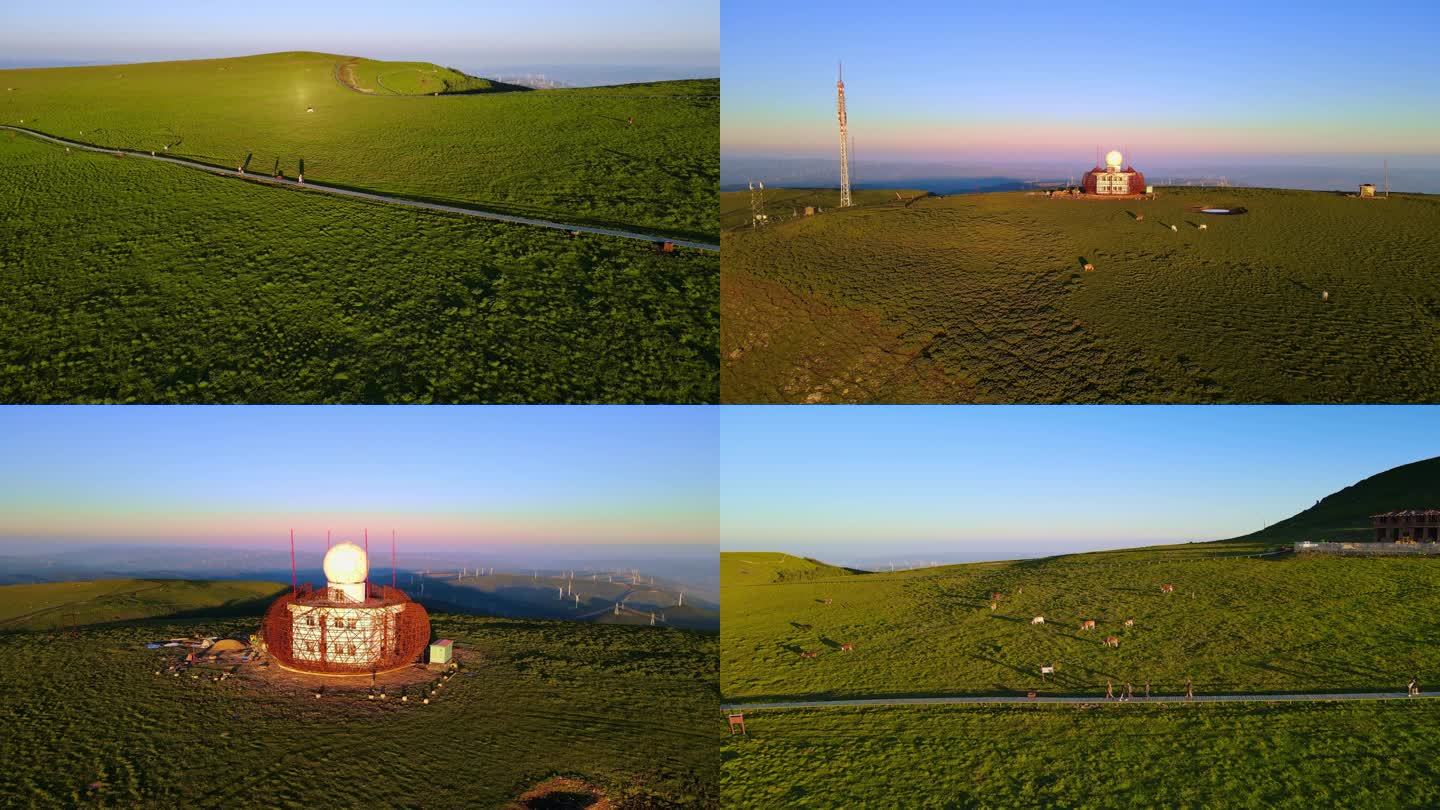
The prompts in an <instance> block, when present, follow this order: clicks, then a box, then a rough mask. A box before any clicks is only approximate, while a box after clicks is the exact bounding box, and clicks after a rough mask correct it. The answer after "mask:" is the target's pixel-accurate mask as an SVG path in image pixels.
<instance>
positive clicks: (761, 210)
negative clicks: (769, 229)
mask: <svg viewBox="0 0 1440 810" xmlns="http://www.w3.org/2000/svg"><path fill="white" fill-rule="evenodd" d="M766 219H767V217H766V216H765V181H764V180H761V181H760V187H759V188H756V187H755V181H754V180H751V181H750V227H752V228H758V227H760V226H761V225H764V224H765V220H766Z"/></svg>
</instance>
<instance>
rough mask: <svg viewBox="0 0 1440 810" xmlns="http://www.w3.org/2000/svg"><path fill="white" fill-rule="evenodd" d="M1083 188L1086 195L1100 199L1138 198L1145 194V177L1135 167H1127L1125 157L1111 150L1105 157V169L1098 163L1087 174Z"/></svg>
mask: <svg viewBox="0 0 1440 810" xmlns="http://www.w3.org/2000/svg"><path fill="white" fill-rule="evenodd" d="M1122 167H1124V168H1122ZM1081 188H1083V189H1084V190H1085V193H1086V194H1094V195H1096V196H1099V197H1130V196H1138V195H1142V194H1144V193H1145V175H1143V174H1141V173H1140V172H1137V171H1135V168H1134V167H1133V166H1125V156H1124V155H1122V154H1120V152H1118V151H1115V150H1111V152H1110V153H1109V154H1107V155H1105V165H1104V166H1103V167H1102V166H1100V165H1099V163H1098V162H1097V163H1096V165H1095V168H1093V169H1091V170H1090V171H1088V172H1086V173H1085V179H1084V180H1083V181H1082V183H1081Z"/></svg>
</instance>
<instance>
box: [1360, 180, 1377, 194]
mask: <svg viewBox="0 0 1440 810" xmlns="http://www.w3.org/2000/svg"><path fill="white" fill-rule="evenodd" d="M1360 196H1361V197H1374V196H1375V184H1374V183H1361V184H1360Z"/></svg>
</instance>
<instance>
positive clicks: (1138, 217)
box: [1135, 214, 1145, 222]
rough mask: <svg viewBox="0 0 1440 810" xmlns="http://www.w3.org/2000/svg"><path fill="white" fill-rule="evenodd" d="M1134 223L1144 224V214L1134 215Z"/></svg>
mask: <svg viewBox="0 0 1440 810" xmlns="http://www.w3.org/2000/svg"><path fill="white" fill-rule="evenodd" d="M1135 221H1136V222H1144V221H1145V215H1144V214H1136V215H1135Z"/></svg>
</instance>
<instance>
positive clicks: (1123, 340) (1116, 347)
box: [721, 188, 1440, 403]
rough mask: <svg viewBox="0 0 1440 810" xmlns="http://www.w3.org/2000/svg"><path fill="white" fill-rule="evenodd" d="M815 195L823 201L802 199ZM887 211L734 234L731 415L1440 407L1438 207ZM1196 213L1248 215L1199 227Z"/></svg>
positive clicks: (1040, 203)
mask: <svg viewBox="0 0 1440 810" xmlns="http://www.w3.org/2000/svg"><path fill="white" fill-rule="evenodd" d="M788 194H790V192H788V191H786V190H783V189H781V190H772V192H770V197H771V198H774V199H777V200H781V199H783V198H785V197H786V196H787V195H788ZM816 194H819V195H821V196H823V195H824V194H833V192H805V195H807V197H808V196H814V195H816ZM877 195H878V196H880V197H882V198H883V193H880V192H867V193H866V195H865V196H862V198H861V202H862V203H863V204H862V205H860V206H859V207H856V208H854V209H850V210H834V211H830V212H827V213H825V214H822V215H820V216H815V217H801V218H798V219H785V220H777V221H775V222H773V223H772V224H771V225H769V226H767V227H764V228H760V229H751V228H738V227H737V228H730V229H727V230H726V231H725V232H724V234H723V235H722V247H723V249H724V251H725V262H724V268H723V270H724V272H723V273H722V275H721V313H722V329H721V358H722V365H721V387H722V391H723V399H724V401H726V402H1016V401H1019V402H1042V403H1043V402H1081V403H1090V402H1151V403H1153V402H1402V401H1403V402H1429V401H1433V400H1434V399H1435V398H1436V397H1437V396H1440V355H1437V353H1436V352H1435V351H1434V347H1435V345H1436V342H1437V340H1440V275H1437V274H1436V273H1435V272H1434V271H1435V270H1436V269H1437V268H1440V229H1436V228H1435V227H1434V223H1435V222H1437V221H1440V198H1437V197H1425V196H1417V195H1397V196H1395V197H1393V198H1391V199H1389V200H1374V201H1362V200H1359V199H1350V198H1346V197H1344V196H1342V195H1338V194H1326V193H1318V192H1303V191H1277V190H1268V189H1219V190H1205V189H1195V188H1175V189H1163V190H1162V193H1161V195H1160V196H1159V198H1158V199H1156V200H1154V201H1148V202H1100V201H1078V200H1058V199H1056V200H1051V199H1046V198H1045V197H1043V196H1027V195H1026V194H1024V193H996V194H977V195H964V196H954V197H946V198H943V199H941V198H933V197H932V198H924V199H919V200H913V201H896V200H894V199H893V194H892V199H891V201H889V202H882V201H880V200H877V199H876V198H877ZM1200 205H1211V206H1243V207H1245V208H1247V209H1248V211H1249V213H1247V214H1245V215H1241V216H1205V215H1201V214H1197V213H1193V212H1192V211H1191V209H1192V208H1194V207H1196V206H1200ZM748 206H749V195H748V192H734V193H725V194H722V195H721V209H722V217H724V218H725V222H726V223H727V225H728V224H732V223H738V222H743V221H744V220H745V218H747V217H748ZM777 209H779V210H777ZM792 210H793V206H791V205H788V204H784V205H782V204H780V203H777V204H776V205H775V206H774V207H773V208H772V209H771V210H770V213H771V214H772V216H776V217H780V216H786V217H788V216H789V214H790V213H791V211H792ZM1140 215H1143V216H1144V219H1137V218H1136V217H1137V216H1140ZM1201 224H1204V225H1206V226H1207V227H1206V229H1205V230H1200V229H1199V226H1200V225H1201ZM1172 225H1173V226H1174V227H1175V228H1176V230H1174V231H1172V230H1171V227H1170V226H1172ZM1086 263H1090V264H1092V265H1093V266H1094V268H1095V270H1094V272H1085V271H1084V269H1083V265H1084V264H1086ZM1325 292H1328V293H1329V295H1330V298H1329V300H1328V301H1323V300H1322V293H1325Z"/></svg>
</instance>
